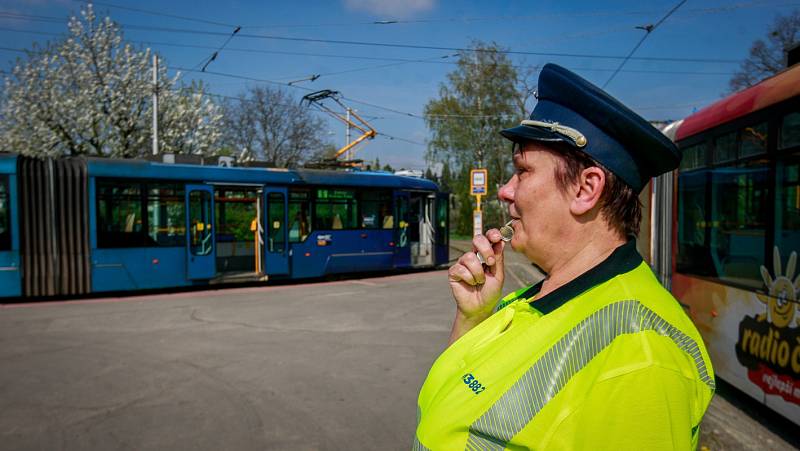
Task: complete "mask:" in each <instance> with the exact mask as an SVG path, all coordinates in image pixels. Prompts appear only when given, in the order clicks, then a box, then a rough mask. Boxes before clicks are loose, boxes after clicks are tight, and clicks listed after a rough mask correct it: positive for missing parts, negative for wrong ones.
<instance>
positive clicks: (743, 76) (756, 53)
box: [728, 10, 800, 92]
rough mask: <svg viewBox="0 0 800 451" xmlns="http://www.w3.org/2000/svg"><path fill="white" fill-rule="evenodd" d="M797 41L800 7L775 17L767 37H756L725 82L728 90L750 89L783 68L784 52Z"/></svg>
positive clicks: (799, 38)
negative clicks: (747, 53)
mask: <svg viewBox="0 0 800 451" xmlns="http://www.w3.org/2000/svg"><path fill="white" fill-rule="evenodd" d="M798 40H800V10H794V11H793V12H792V13H790V14H788V15H786V16H777V17H776V18H775V22H774V23H773V24H772V27H770V29H769V31H768V32H767V40H766V41H764V40H763V39H757V40H756V41H755V42H753V45H752V47H750V53H749V55H748V56H747V59H745V60H744V61H742V64H741V65H740V66H739V70H737V71H736V73H734V74H733V77H731V80H730V82H728V84H729V86H730V89H731V92H736V91H739V90H742V89H745V88H749V87H750V86H753V85H754V84H756V83H758V82H759V81H761V80H763V79H765V78H767V77H769V76H771V75H774V74H776V73H778V72H780V71H781V70H783V69H785V68H786V51H787V50H789V48H790V47H791V46H792V45H794V44H797V42H798Z"/></svg>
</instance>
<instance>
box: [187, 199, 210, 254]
mask: <svg viewBox="0 0 800 451" xmlns="http://www.w3.org/2000/svg"><path fill="white" fill-rule="evenodd" d="M189 226H190V229H189V237H190V240H189V244H190V246H189V249H190V250H191V252H192V254H193V255H198V256H203V255H210V254H211V252H212V251H213V250H214V243H212V242H211V236H212V233H211V193H209V192H208V191H205V190H203V191H200V190H198V191H190V192H189Z"/></svg>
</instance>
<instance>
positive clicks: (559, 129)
mask: <svg viewBox="0 0 800 451" xmlns="http://www.w3.org/2000/svg"><path fill="white" fill-rule="evenodd" d="M522 125H527V126H530V127H543V128H547V129H550V131H553V132H556V133H558V134H559V135H564V136H566V137H567V138H569V139H571V140H572V142H574V143H575V145H576V146H578V147H586V144H587V143H588V141H587V140H586V137H585V136H583V133H581V132H579V131H578V130H575V129H574V128H571V127H567V126H566V125H561V124H559V123H558V122H543V121H532V120H529V119H526V120H524V121H522Z"/></svg>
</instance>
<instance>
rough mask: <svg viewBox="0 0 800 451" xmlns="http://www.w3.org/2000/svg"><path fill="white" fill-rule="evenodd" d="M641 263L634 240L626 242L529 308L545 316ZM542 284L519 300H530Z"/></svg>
mask: <svg viewBox="0 0 800 451" xmlns="http://www.w3.org/2000/svg"><path fill="white" fill-rule="evenodd" d="M642 261H643V260H642V256H641V255H639V252H638V251H637V250H636V240H633V239H631V240H628V242H627V243H625V244H623V245H621V246H619V247H618V248H616V249H614V252H612V253H611V255H609V256H608V257H607V258H606V259H605V260H603V261H602V262H600V264H598V265H597V266H595V267H593V268H592V269H590V270H588V271H586V272H585V273H583V274H581V275H580V276H578V277H576V278H575V279H573V280H572V281H570V282H568V283H567V284H565V285H562V286H560V287H558V288H557V289H556V290H555V291H553V292H552V293H549V294H547V295H546V296H544V297H542V298H540V299H537V300H536V301H530V302H529V303H530V305H531V307H533V308H534V309H536V310H538V311H539V312H541V313H542V314H543V315H547V314H548V313H550V312H552V311H553V310H555V309H557V308H559V307H561V306H562V305H564V304H565V303H567V301H569V300H570V299H572V298H574V297H576V296H578V295H579V294H581V293H583V292H585V291H586V290H588V289H590V288H592V287H594V286H597V285H600V284H601V283H604V282H606V281H608V280H611V279H612V278H614V277H616V276H618V275H620V274H624V273H626V272H629V271H632V270H634V269H635V268H636V267H638V266H639V265H640V264H641V263H642ZM543 283H544V280H542V281H541V282H539V283H537V284H536V285H534V286H532V287H530V288H529V289H527V290H526V291H525V292H524V293H522V295H520V298H522V299H530V298H532V297H534V296H535V295H536V294H537V293H539V290H541V289H542V284H543Z"/></svg>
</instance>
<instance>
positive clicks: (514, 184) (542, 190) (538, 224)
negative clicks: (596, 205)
mask: <svg viewBox="0 0 800 451" xmlns="http://www.w3.org/2000/svg"><path fill="white" fill-rule="evenodd" d="M560 164H562V163H561V161H560V159H559V158H558V157H557V156H556V155H555V154H554V153H553V152H552V151H549V150H547V148H546V147H544V146H542V145H541V144H539V143H535V142H530V143H526V144H524V145H523V146H522V147H521V148H519V147H517V150H515V152H514V169H515V172H514V175H513V176H512V177H511V179H510V180H509V181H508V182H507V183H506V184H505V185H503V186H502V187H501V188H500V191H499V192H498V197H499V198H500V200H501V201H503V202H506V203H507V204H508V211H509V214H510V215H511V218H512V219H514V220H515V221H514V222H513V227H514V237H513V238H512V240H511V246H512V247H513V248H514V250H516V251H518V252H521V253H523V254H525V256H526V257H528V259H529V260H531V261H532V262H534V263H536V264H537V265H539V266H540V267H542V268H543V269H545V270H547V267H548V265H547V260H548V256H549V255H552V252H553V250H554V249H557V248H558V245H559V239H560V237H561V235H562V231H563V225H565V224H566V223H565V222H564V221H567V220H569V219H571V215H570V210H569V207H570V204H569V197H568V196H567V195H566V194H565V193H563V192H562V191H561V190H560V189H559V187H558V186H557V184H556V178H555V170H556V168H558V166H559V165H560Z"/></svg>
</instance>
